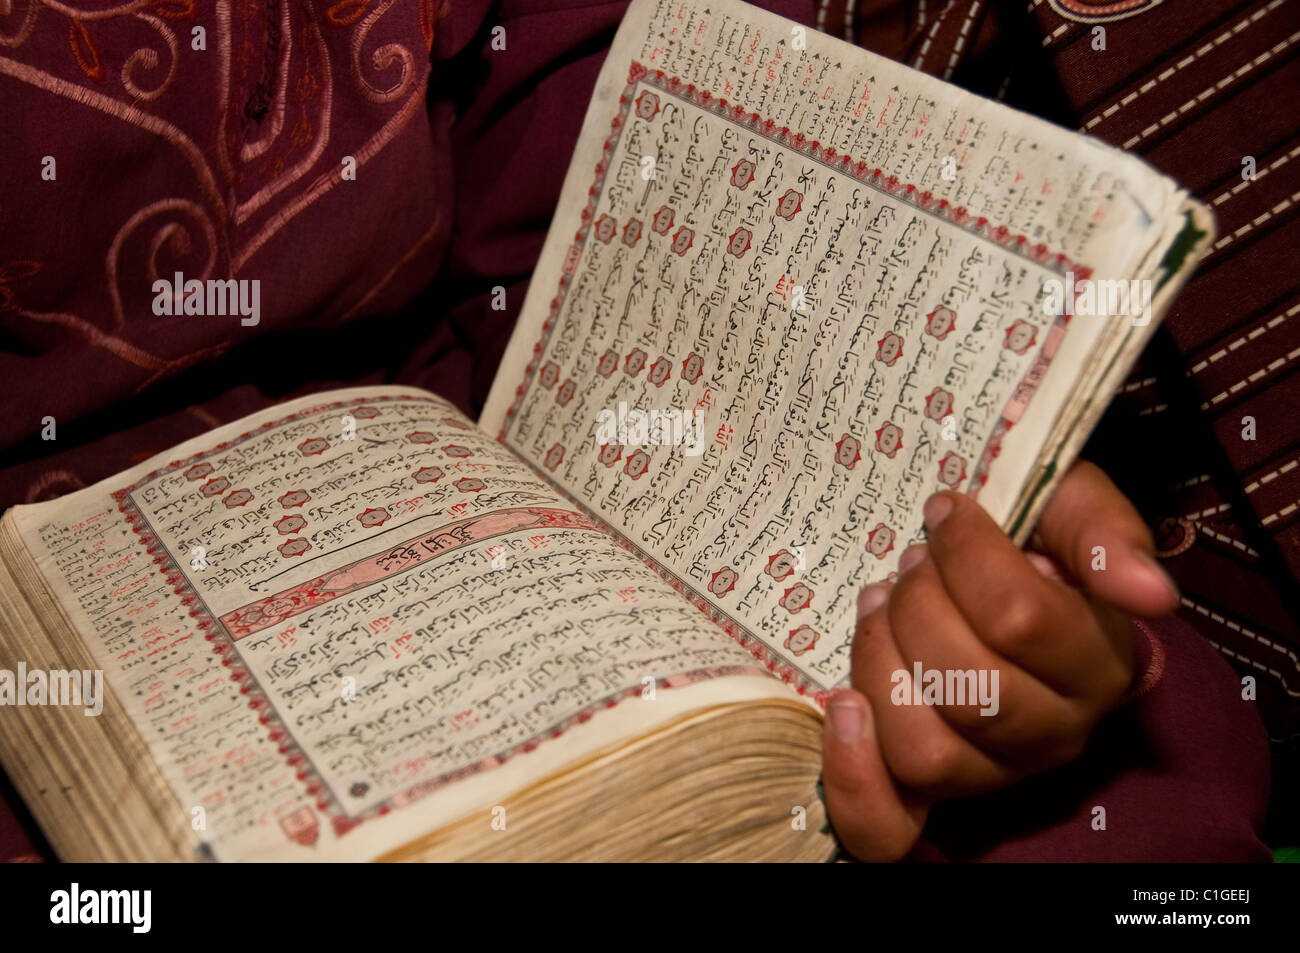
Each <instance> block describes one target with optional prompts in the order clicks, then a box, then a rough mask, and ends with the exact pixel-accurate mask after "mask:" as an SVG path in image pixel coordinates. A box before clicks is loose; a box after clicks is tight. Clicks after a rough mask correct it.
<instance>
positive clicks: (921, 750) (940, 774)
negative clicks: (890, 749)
mask: <svg viewBox="0 0 1300 953" xmlns="http://www.w3.org/2000/svg"><path fill="white" fill-rule="evenodd" d="M896 760H897V764H894V763H893V762H891V763H890V768H891V769H893V770H894V772H895V776H896V777H897V778H898V780H899V781H901V782H902V783H903V784H905V785H906V786H908V787H910V788H914V789H916V790H918V791H932V790H935V789H937V788H942V787H944V786H945V785H946V784H948V783H949V782H951V781H952V780H953V779H954V777H955V776H956V774H957V768H958V765H959V763H960V760H961V751H960V748H959V747H958V744H957V739H956V736H955V735H952V734H950V733H947V732H941V731H933V730H929V731H923V732H921V733H919V735H917V736H916V737H915V738H913V739H911V740H910V741H909V742H907V743H905V744H904V745H902V746H901V750H900V751H899V752H898V756H897V759H896Z"/></svg>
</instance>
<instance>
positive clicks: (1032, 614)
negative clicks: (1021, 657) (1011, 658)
mask: <svg viewBox="0 0 1300 953" xmlns="http://www.w3.org/2000/svg"><path fill="white" fill-rule="evenodd" d="M1051 622H1052V619H1051V613H1050V611H1049V610H1048V607H1047V605H1046V604H1045V603H1044V601H1043V600H1042V599H1039V598H1036V597H1034V596H1028V595H1016V596H1012V597H1011V598H1009V599H1007V600H1006V602H1005V603H1004V604H1003V606H1002V609H1001V611H1000V612H999V621H998V626H997V632H996V633H995V638H996V639H997V642H998V645H999V646H1000V647H1002V648H1004V649H1006V650H1008V651H1010V652H1011V653H1013V654H1020V653H1024V652H1026V651H1032V650H1033V649H1034V648H1035V647H1036V646H1037V645H1038V644H1039V643H1040V642H1041V641H1042V640H1043V638H1044V637H1045V635H1046V633H1047V632H1048V631H1049V629H1050V627H1051Z"/></svg>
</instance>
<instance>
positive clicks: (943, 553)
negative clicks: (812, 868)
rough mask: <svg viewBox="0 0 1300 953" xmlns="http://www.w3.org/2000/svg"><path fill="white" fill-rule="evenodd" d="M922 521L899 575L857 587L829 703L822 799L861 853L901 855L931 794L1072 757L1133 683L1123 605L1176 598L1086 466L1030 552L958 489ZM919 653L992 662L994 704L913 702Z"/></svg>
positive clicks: (1112, 495) (930, 664) (1136, 525)
mask: <svg viewBox="0 0 1300 953" xmlns="http://www.w3.org/2000/svg"><path fill="white" fill-rule="evenodd" d="M925 522H926V528H927V530H928V532H929V540H930V541H929V543H928V545H918V546H913V547H911V548H909V549H908V550H907V551H906V552H905V553H903V556H902V558H901V559H900V561H899V575H898V578H897V579H896V581H895V582H894V583H892V584H890V583H881V584H878V585H874V586H868V587H867V588H866V589H864V590H863V591H862V594H861V595H860V596H859V599H858V616H859V618H858V629H857V634H856V636H855V637H854V640H853V671H852V685H853V689H846V690H844V691H843V692H840V693H837V694H836V695H835V696H833V697H832V698H831V700H830V703H829V706H828V711H827V718H826V732H825V735H824V741H823V753H824V761H825V763H824V768H823V780H824V782H825V788H826V800H827V806H828V808H829V810H830V813H831V820H832V823H834V825H835V830H836V832H837V833H838V834H839V836H840V837H841V839H842V840H843V841H844V842H845V845H846V846H847V847H848V848H849V850H850V851H852V852H853V853H854V854H855V856H857V857H859V858H860V859H863V860H885V859H895V858H897V857H901V856H902V855H904V854H905V853H907V851H908V850H909V849H910V848H911V846H912V844H913V843H914V842H915V840H916V838H917V837H918V836H919V834H920V830H921V827H922V826H923V824H924V820H925V815H926V813H927V811H928V806H929V804H930V803H932V802H933V801H935V800H938V799H940V798H945V797H956V796H962V795H969V794H976V793H981V792H986V791H990V790H993V789H996V788H1000V787H1004V786H1006V785H1009V784H1011V783H1012V782H1014V781H1016V780H1018V779H1019V778H1022V777H1024V776H1026V775H1028V774H1031V773H1033V772H1036V771H1041V770H1044V769H1046V768H1051V767H1055V766H1057V765H1060V764H1064V763H1065V762H1068V761H1070V760H1072V759H1074V758H1075V757H1076V756H1077V755H1078V754H1079V753H1080V752H1081V751H1082V750H1083V747H1084V744H1085V743H1086V741H1087V738H1088V734H1089V732H1090V731H1091V730H1092V727H1093V725H1094V724H1096V722H1097V720H1098V719H1099V718H1101V716H1102V715H1103V714H1105V713H1106V712H1107V711H1108V710H1110V709H1111V708H1112V707H1114V706H1115V704H1116V703H1117V702H1119V701H1120V699H1121V698H1122V697H1123V696H1124V694H1125V693H1126V692H1127V690H1128V688H1129V686H1130V683H1131V681H1132V678H1133V643H1132V639H1133V633H1132V622H1131V620H1130V618H1129V616H1130V615H1139V616H1158V615H1163V614H1164V613H1166V612H1170V611H1172V610H1173V609H1174V608H1175V607H1176V606H1177V604H1178V596H1177V592H1176V590H1175V589H1174V587H1173V584H1172V583H1171V582H1170V581H1169V578H1168V577H1167V576H1166V575H1165V574H1164V572H1163V571H1162V570H1161V569H1160V568H1159V567H1158V566H1157V565H1156V563H1155V560H1154V558H1153V556H1152V551H1153V547H1152V542H1151V536H1150V534H1149V533H1148V532H1147V529H1146V526H1145V525H1144V524H1143V522H1142V520H1141V518H1140V517H1139V516H1138V514H1137V512H1136V511H1135V510H1134V509H1133V507H1132V506H1131V505H1130V504H1129V502H1128V501H1127V500H1126V499H1124V497H1123V496H1122V495H1120V492H1119V491H1118V490H1117V489H1116V488H1115V486H1114V484H1112V483H1111V482H1110V480H1109V479H1107V477H1106V475H1105V474H1104V473H1102V472H1101V471H1100V470H1099V469H1097V468H1096V467H1095V466H1092V465H1091V464H1086V463H1083V464H1080V465H1078V466H1076V467H1075V468H1074V469H1073V470H1072V471H1071V472H1070V473H1069V474H1068V475H1067V476H1066V478H1065V479H1064V480H1063V481H1062V482H1061V486H1060V489H1059V490H1058V491H1057V493H1056V495H1055V496H1054V497H1053V499H1052V501H1051V503H1050V504H1049V505H1048V507H1047V510H1046V512H1045V513H1044V514H1043V517H1042V520H1041V521H1040V522H1039V524H1038V528H1037V531H1036V533H1035V534H1034V539H1033V540H1032V542H1031V547H1032V549H1034V550H1038V551H1037V552H1023V551H1021V550H1020V549H1018V548H1017V547H1016V546H1015V545H1014V544H1013V543H1012V542H1011V540H1010V539H1009V538H1007V536H1006V535H1005V534H1004V533H1002V531H1001V530H999V529H998V527H997V525H996V524H995V523H994V522H993V520H992V519H990V518H989V516H988V514H987V513H985V512H984V510H983V509H982V508H981V507H980V506H979V505H978V504H977V503H976V502H975V501H973V500H971V499H970V498H968V497H966V496H963V495H960V494H956V493H940V494H938V495H936V496H934V497H932V498H931V499H930V500H929V501H927V503H926V506H925ZM1103 566H1104V568H1102V567H1103ZM1094 567H1095V568H1094ZM914 661H919V662H920V663H921V667H922V669H923V670H927V671H928V670H931V669H937V670H939V671H940V672H944V673H945V674H946V672H947V671H949V670H970V669H974V670H976V671H977V672H978V671H979V670H985V672H986V673H990V674H991V673H992V672H996V673H997V679H998V680H997V687H998V693H997V699H996V714H993V715H991V716H986V715H981V714H980V709H981V706H980V704H979V702H978V700H977V699H968V700H967V703H966V704H965V705H962V706H951V705H949V704H947V703H948V702H950V701H951V699H948V698H946V697H945V704H944V705H943V706H940V707H933V706H928V705H914V704H910V702H911V700H912V697H913V695H912V693H913V689H912V672H913V662H914ZM899 671H903V672H905V673H906V674H907V677H906V678H905V679H904V678H901V677H895V674H894V673H896V672H899ZM946 681H947V680H946V679H945V682H946ZM985 684H986V685H989V686H991V685H992V682H991V679H987V678H986V683H985ZM891 696H892V699H891ZM894 699H898V700H906V701H907V702H909V703H908V704H895V701H894ZM868 703H869V707H868ZM984 707H986V708H987V709H989V710H990V711H991V710H992V709H993V708H994V705H991V704H990V705H987V706H984Z"/></svg>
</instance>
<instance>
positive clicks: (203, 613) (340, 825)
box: [113, 395, 762, 842]
mask: <svg viewBox="0 0 1300 953" xmlns="http://www.w3.org/2000/svg"><path fill="white" fill-rule="evenodd" d="M380 401H424V402H427V403H433V401H432V400H431V399H427V398H420V397H415V396H409V397H398V396H387V395H381V396H377V397H364V398H355V399H353V400H348V401H334V402H332V403H328V404H316V405H313V406H311V407H306V408H303V409H302V410H299V411H297V412H296V413H293V414H289V415H287V416H285V417H281V418H279V419H277V420H273V421H268V422H267V423H264V424H262V425H261V426H259V427H257V428H255V429H253V430H249V431H246V432H244V433H242V434H240V435H239V436H238V437H236V438H234V439H233V440H227V441H223V442H222V443H219V444H217V445H216V446H215V447H213V448H211V449H210V450H206V451H203V452H201V453H196V454H194V455H193V456H191V457H187V458H185V459H182V460H174V461H172V462H171V463H169V464H167V465H166V466H165V467H161V468H159V469H157V470H153V471H151V472H150V473H148V474H146V475H145V476H144V477H142V478H141V479H139V480H137V481H136V482H134V483H132V484H131V485H130V486H127V487H124V488H122V489H120V490H116V491H114V493H113V499H114V501H115V502H116V503H117V505H118V510H119V512H121V513H122V516H123V518H124V519H125V520H126V522H127V525H128V526H129V527H130V528H131V530H132V531H133V532H134V533H135V534H136V536H137V537H139V540H140V543H141V544H142V545H143V546H144V548H145V552H146V553H147V554H148V555H150V556H152V557H153V561H154V563H155V564H156V565H157V566H158V571H159V572H160V573H161V574H162V575H163V577H164V578H165V579H166V580H167V583H168V585H170V586H171V587H172V591H173V592H174V593H175V594H176V595H178V596H180V597H181V603H182V605H184V606H187V607H188V608H189V610H190V611H189V615H190V618H191V619H193V620H194V625H195V626H196V627H197V628H198V629H199V631H200V632H202V633H203V637H204V638H205V639H206V640H207V641H208V642H209V644H211V646H212V651H213V652H214V653H215V654H216V655H217V657H218V658H219V659H220V660H221V664H222V665H223V666H224V667H225V668H227V669H229V671H230V677H231V679H232V680H233V681H234V682H235V684H237V685H238V686H239V691H240V694H241V695H244V696H246V697H247V698H248V707H249V708H251V709H253V711H255V712H256V713H257V716H258V722H259V723H261V724H263V725H265V726H266V729H267V734H268V737H269V738H270V740H271V741H272V742H275V743H276V744H277V745H278V747H279V752H280V754H282V755H284V757H285V761H286V763H287V764H288V765H289V767H291V768H293V769H294V771H295V773H296V776H297V779H298V780H299V781H300V782H301V783H302V784H303V786H304V790H305V792H306V793H307V795H308V796H309V797H311V798H313V799H314V803H315V807H316V810H318V811H320V812H321V813H322V814H324V815H325V816H326V817H327V818H328V819H329V821H330V824H331V826H332V828H333V830H334V834H335V836H336V837H342V836H343V835H344V834H347V833H348V832H349V831H352V830H355V829H356V828H357V827H358V826H359V825H361V824H362V823H363V822H365V821H367V820H370V819H371V818H375V817H382V816H383V815H386V814H388V813H389V812H390V811H391V810H393V809H394V808H398V807H403V806H405V805H406V804H409V803H411V802H412V801H415V800H418V799H419V798H421V797H424V796H426V795H428V794H431V793H433V792H434V791H437V790H439V789H440V788H443V787H445V786H447V785H449V784H453V783H455V782H457V781H460V780H463V779H464V778H466V777H469V776H470V775H475V774H480V773H482V772H483V771H486V770H490V769H491V768H494V767H497V766H499V765H502V764H505V763H506V762H507V761H509V760H510V759H511V758H513V757H515V756H516V755H519V754H527V753H528V752H530V751H533V750H535V749H536V748H537V746H538V745H539V744H541V742H543V741H545V740H547V739H548V738H558V737H560V736H561V735H562V734H564V732H565V731H567V730H569V729H570V728H572V727H573V726H575V725H579V724H583V723H585V722H588V721H590V720H591V718H592V716H593V715H594V714H595V713H596V712H598V711H602V710H605V709H609V708H613V707H614V706H615V705H617V704H618V703H619V702H621V701H623V700H624V699H628V698H639V697H640V695H641V691H642V686H640V685H634V686H631V687H629V688H626V689H622V690H619V691H617V692H612V693H610V694H609V695H607V696H605V697H604V698H600V699H597V700H596V701H594V702H592V703H591V704H589V705H587V706H586V707H585V708H583V709H582V710H581V711H579V712H577V713H575V714H573V715H570V716H569V717H568V718H565V719H564V720H562V721H560V722H557V723H556V724H554V725H552V726H551V727H550V728H547V729H544V730H543V731H540V732H538V733H537V734H535V735H533V737H531V738H528V739H525V740H524V741H521V742H519V743H517V744H515V745H513V746H511V747H510V748H507V749H506V750H504V751H500V752H498V753H496V754H494V755H488V756H487V757H485V758H483V759H481V760H479V761H477V762H474V763H472V764H467V765H464V766H463V767H460V768H457V769H456V770H454V771H449V772H446V773H445V774H442V775H439V776H437V777H434V778H428V779H426V780H424V781H421V782H419V783H418V784H416V785H414V786H412V787H410V788H408V789H407V790H406V791H404V792H402V793H400V794H396V795H393V796H391V797H389V798H387V799H386V800H385V801H383V802H382V803H380V804H377V805H374V806H373V807H370V808H368V809H366V810H365V811H363V812H361V813H359V814H356V815H352V816H349V815H348V814H347V813H346V812H345V810H344V808H343V806H342V805H341V804H339V803H338V801H337V800H336V799H335V798H334V796H333V795H332V794H331V793H330V790H329V788H328V786H327V785H326V784H325V782H324V780H323V778H321V776H320V774H319V772H317V770H316V768H315V767H314V766H313V765H312V763H311V760H310V759H309V758H308V757H307V754H306V753H305V752H304V751H303V750H302V749H301V748H300V747H299V746H298V744H297V742H295V741H294V740H293V736H292V734H291V733H290V732H289V729H288V727H287V726H286V725H285V724H284V722H283V721H282V720H281V719H280V716H279V715H278V714H277V713H276V711H275V709H274V708H273V707H272V706H271V703H270V699H269V698H268V697H267V695H266V693H265V692H264V691H263V690H262V688H261V686H260V685H259V684H258V682H257V679H256V678H255V677H254V676H253V673H252V672H251V671H250V670H249V669H248V667H247V666H246V665H245V664H244V662H243V661H242V660H241V659H240V657H239V653H238V652H237V651H236V650H235V640H234V639H233V638H232V637H231V635H230V633H228V632H227V631H226V629H225V627H224V626H223V625H222V624H221V622H220V621H219V620H218V619H217V618H216V617H215V616H213V615H212V613H211V612H209V611H208V609H207V608H206V606H205V605H204V604H203V602H202V600H201V599H200V598H199V597H198V594H197V593H196V592H195V591H194V590H193V589H192V588H191V586H190V584H189V580H188V578H187V577H186V576H185V574H184V572H183V571H182V570H181V568H180V567H179V566H178V565H177V563H176V562H175V560H174V559H172V556H171V554H170V553H169V552H168V551H167V547H166V546H165V545H164V544H163V542H162V541H161V540H159V539H158V537H157V536H156V535H155V534H154V532H153V530H152V529H150V528H149V525H148V523H147V522H146V521H145V519H144V515H143V514H142V513H141V512H140V510H139V508H138V507H137V506H136V505H135V502H134V500H132V498H131V494H132V493H133V492H134V491H135V490H137V489H139V488H140V487H141V486H143V485H144V484H146V483H149V482H150V481H152V480H154V479H156V478H158V477H159V476H165V475H167V474H169V473H174V472H175V471H176V470H179V469H181V468H183V467H189V466H191V465H193V464H194V463H196V462H198V461H200V460H203V459H204V458H206V457H208V456H211V455H212V454H215V453H220V452H222V451H224V450H228V449H229V448H231V447H233V446H234V445H235V444H237V443H241V442H243V441H245V440H247V439H250V438H252V437H257V436H260V435H262V434H264V433H266V432H267V431H268V430H272V429H274V428H276V427H282V426H284V425H285V424H289V423H293V422H294V421H297V420H304V419H306V418H308V417H310V416H313V415H315V414H317V413H320V412H321V411H329V410H337V409H340V408H343V407H351V406H355V405H359V404H372V403H377V402H380ZM575 515H577V516H581V514H575ZM593 525H594V524H593ZM595 528H596V529H597V530H598V531H605V532H608V531H607V530H605V528H604V527H602V526H595ZM761 672H762V670H761V669H758V668H749V667H746V666H740V665H729V666H716V667H713V668H701V669H694V670H692V671H689V672H680V673H677V674H675V675H669V676H666V677H663V678H660V679H659V680H658V682H657V683H656V684H657V687H658V688H660V689H668V688H680V687H683V686H686V685H691V684H694V683H696V682H701V681H705V680H706V679H710V678H720V677H725V676H728V675H741V674H761ZM285 836H286V838H289V839H290V840H295V841H296V842H301V838H300V837H296V836H294V835H293V834H292V833H289V832H286V834H285Z"/></svg>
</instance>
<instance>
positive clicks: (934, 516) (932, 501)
mask: <svg viewBox="0 0 1300 953" xmlns="http://www.w3.org/2000/svg"><path fill="white" fill-rule="evenodd" d="M921 512H922V513H924V514H925V528H926V529H928V530H930V531H931V532H933V531H934V530H935V528H936V527H938V525H939V524H940V523H942V522H943V521H944V520H945V519H947V518H948V514H949V513H951V512H952V498H951V497H949V496H947V495H946V494H943V493H936V494H935V495H934V496H932V497H930V498H929V499H928V500H926V501H925V507H924V508H923V509H922V511H921Z"/></svg>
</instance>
